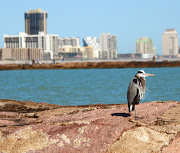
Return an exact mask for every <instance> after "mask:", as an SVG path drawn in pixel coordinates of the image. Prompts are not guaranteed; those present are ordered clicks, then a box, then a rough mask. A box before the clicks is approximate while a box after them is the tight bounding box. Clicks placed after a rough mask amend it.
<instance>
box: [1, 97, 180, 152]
mask: <svg viewBox="0 0 180 153" xmlns="http://www.w3.org/2000/svg"><path fill="white" fill-rule="evenodd" d="M136 111H137V112H136V113H137V115H138V117H139V118H137V119H135V118H134V112H132V113H131V115H130V114H128V109H127V105H126V104H121V105H116V104H114V105H104V104H97V105H86V106H59V105H53V104H47V103H34V102H30V101H26V102H24V101H14V100H0V152H1V153H23V152H28V153H42V152H53V153H59V152H63V153H76V152H77V153H79V152H84V153H91V152H92V153H96V152H97V153H100V152H108V153H115V152H116V153H118V152H123V153H124V152H128V153H129V152H130V153H131V152H163V153H166V152H174V153H175V152H180V145H179V143H180V119H179V118H180V113H179V112H180V103H179V102H176V101H166V102H162V101H154V102H148V103H143V104H139V105H137V106H136Z"/></svg>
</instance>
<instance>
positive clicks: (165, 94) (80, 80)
mask: <svg viewBox="0 0 180 153" xmlns="http://www.w3.org/2000/svg"><path fill="white" fill-rule="evenodd" d="M139 69H140V68H124V69H77V70H74V69H73V70H9V71H0V78H1V81H0V99H13V100H20V101H34V102H47V103H51V104H59V105H88V104H98V103H103V104H126V103H127V98H126V97H127V88H128V86H129V83H130V81H131V79H132V78H133V77H134V75H135V74H136V73H137V71H138V70H139ZM144 70H145V72H147V73H153V74H155V76H152V77H148V78H147V79H146V81H147V82H146V87H147V89H148V90H147V92H146V96H145V97H144V99H143V100H142V101H141V102H142V103H145V102H149V101H157V100H160V101H166V100H174V101H180V68H179V67H178V68H144Z"/></svg>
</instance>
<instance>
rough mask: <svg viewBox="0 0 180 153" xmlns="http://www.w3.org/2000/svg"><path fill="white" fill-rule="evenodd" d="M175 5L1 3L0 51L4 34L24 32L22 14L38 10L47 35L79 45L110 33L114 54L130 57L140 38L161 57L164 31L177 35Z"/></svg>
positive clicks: (114, 0) (179, 26) (178, 24)
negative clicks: (74, 39)
mask: <svg viewBox="0 0 180 153" xmlns="http://www.w3.org/2000/svg"><path fill="white" fill-rule="evenodd" d="M10 4H11V5H10ZM179 4H180V2H179V1H178V0H172V1H162V0H160V1H158V2H156V3H155V2H154V3H153V2H144V1H143V0H138V1H133V0H128V1H126V2H124V1H121V0H119V1H118V0H112V1H107V0H104V1H95V0H92V1H91V2H84V1H82V0H77V1H73V0H70V1H68V2H65V1H61V0H60V1H56V0H52V1H41V0H39V1H35V0H32V1H22V0H19V1H18V2H15V1H12V0H7V1H3V2H2V6H4V7H2V9H1V13H0V14H1V19H3V22H2V24H1V28H0V47H4V45H3V35H4V34H8V35H18V34H19V32H25V26H24V22H25V21H24V13H25V12H27V11H28V10H31V9H37V8H41V9H42V10H43V11H45V12H48V18H47V21H48V25H47V33H48V34H58V35H59V37H79V38H80V42H81V45H82V39H83V38H85V37H88V36H90V37H99V36H100V34H101V33H102V32H105V33H107V32H110V33H113V34H115V35H117V37H118V45H117V48H118V53H134V52H135V49H136V40H137V39H138V38H140V37H149V38H151V39H152V40H153V42H154V47H156V53H157V54H159V55H162V34H163V33H164V31H165V30H166V29H169V28H173V29H176V31H177V33H178V32H179V31H180V21H178V16H177V15H178V12H179V10H178V6H179ZM6 6H8V7H6ZM107 10H108V11H107Z"/></svg>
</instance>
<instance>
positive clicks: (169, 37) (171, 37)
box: [162, 29, 178, 56]
mask: <svg viewBox="0 0 180 153" xmlns="http://www.w3.org/2000/svg"><path fill="white" fill-rule="evenodd" d="M162 55H163V56H177V55H178V34H177V32H176V29H167V30H166V31H165V32H164V33H163V35H162Z"/></svg>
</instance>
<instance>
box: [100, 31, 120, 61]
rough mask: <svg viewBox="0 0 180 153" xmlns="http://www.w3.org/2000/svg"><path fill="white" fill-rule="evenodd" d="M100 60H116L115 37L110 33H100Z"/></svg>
mask: <svg viewBox="0 0 180 153" xmlns="http://www.w3.org/2000/svg"><path fill="white" fill-rule="evenodd" d="M99 46H100V52H99V58H100V59H114V58H117V36H116V35H111V34H110V33H107V34H105V33H102V34H101V35H100V41H99Z"/></svg>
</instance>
